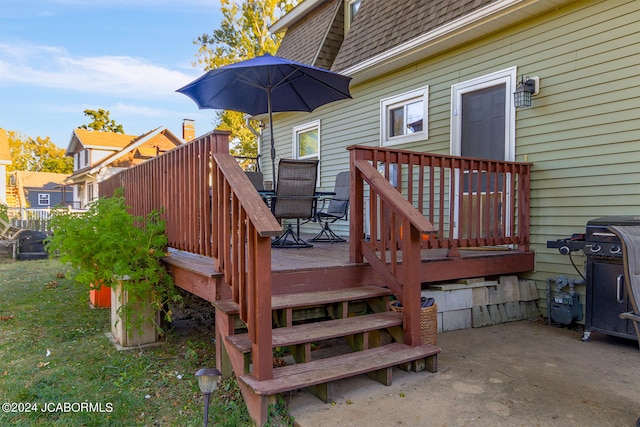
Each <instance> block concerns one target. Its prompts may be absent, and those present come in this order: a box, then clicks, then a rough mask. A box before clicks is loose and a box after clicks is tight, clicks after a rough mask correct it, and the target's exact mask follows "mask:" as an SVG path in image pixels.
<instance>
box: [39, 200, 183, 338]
mask: <svg viewBox="0 0 640 427" xmlns="http://www.w3.org/2000/svg"><path fill="white" fill-rule="evenodd" d="M127 209H128V206H127V205H126V202H125V199H124V197H123V196H122V192H121V191H118V192H116V195H114V197H110V198H100V199H98V200H96V201H95V202H94V203H92V204H91V206H90V207H89V210H88V211H86V212H69V211H68V210H66V209H58V210H55V211H54V213H53V215H52V219H51V226H52V229H53V230H54V234H53V236H52V237H50V238H49V239H48V240H47V244H46V249H47V251H48V252H49V253H59V254H60V259H61V261H62V262H66V263H68V264H69V265H71V267H72V268H73V272H72V275H73V277H74V278H75V280H76V281H77V282H78V283H81V284H83V285H92V286H94V287H100V286H101V285H105V284H116V283H118V284H119V285H121V286H122V290H123V291H126V292H128V294H129V301H131V303H128V304H124V305H123V306H122V307H120V310H121V314H122V316H121V318H124V319H127V320H129V319H136V320H134V321H133V324H126V327H127V329H131V328H134V327H138V326H140V324H141V323H142V322H144V321H147V320H151V319H141V318H140V317H138V316H132V314H133V313H132V311H133V308H132V305H133V304H134V303H135V302H136V301H139V300H141V299H143V298H144V297H146V296H149V295H150V296H151V300H152V304H153V306H154V308H155V309H156V310H157V311H162V310H164V309H165V306H166V303H167V302H168V301H172V300H177V299H179V296H178V294H177V292H176V291H175V288H174V286H173V280H172V278H171V276H170V275H169V274H168V273H167V271H166V269H165V267H164V265H163V264H162V263H161V261H160V258H162V257H163V256H164V255H165V253H164V249H165V247H166V245H167V237H166V236H165V234H164V230H165V223H164V221H162V220H161V218H160V214H159V213H158V212H157V211H153V212H151V213H149V214H148V215H147V216H146V217H135V216H133V215H131V214H130V213H129V212H128V211H127ZM87 289H88V288H87ZM164 315H165V318H166V319H167V320H169V321H170V320H171V312H170V311H165V312H164ZM155 323H156V322H155V321H154V324H155ZM155 326H156V327H157V328H158V329H159V325H157V324H155Z"/></svg>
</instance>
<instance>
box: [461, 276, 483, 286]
mask: <svg viewBox="0 0 640 427" xmlns="http://www.w3.org/2000/svg"><path fill="white" fill-rule="evenodd" d="M480 282H484V277H474V278H472V279H460V280H456V283H462V284H464V285H473V284H476V283H480Z"/></svg>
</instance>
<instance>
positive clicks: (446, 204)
mask: <svg viewBox="0 0 640 427" xmlns="http://www.w3.org/2000/svg"><path fill="white" fill-rule="evenodd" d="M349 149H350V150H351V156H352V164H354V163H355V162H356V160H364V161H367V162H368V163H369V164H370V165H371V166H372V167H373V168H374V169H376V170H377V171H378V172H379V174H380V175H381V176H383V177H385V178H386V180H387V181H389V183H390V184H391V185H392V187H394V188H395V189H396V190H397V192H399V193H400V194H402V196H403V197H404V198H405V199H406V200H408V201H409V203H411V204H412V205H413V206H414V207H415V208H416V209H417V210H418V211H419V212H420V213H421V214H422V215H423V216H424V217H425V218H426V219H427V220H428V221H429V222H430V223H431V224H433V225H434V227H435V228H436V232H435V233H430V234H425V235H424V236H423V237H422V241H421V245H422V248H424V249H433V248H447V249H455V248H462V247H481V246H499V245H512V246H517V247H518V249H519V250H528V246H529V193H530V167H531V164H530V163H519V162H504V161H494V160H486V159H474V158H468V157H460V156H448V155H438V154H430V153H418V152H412V151H403V150H393V149H385V148H377V147H363V146H354V147H350V148H349ZM352 194H353V193H352ZM353 197H356V198H362V199H363V200H366V201H367V203H366V205H365V204H364V203H363V209H364V212H363V219H364V220H365V223H363V224H362V227H356V229H355V232H356V233H357V234H352V235H351V236H352V237H353V236H367V237H368V236H369V235H371V234H372V233H373V232H374V231H376V230H380V223H381V222H384V221H386V220H387V218H386V217H385V216H384V214H385V213H384V211H383V210H381V207H380V205H379V203H377V202H376V198H374V197H369V188H366V187H363V189H362V191H361V192H357V193H356V194H353ZM352 203H353V199H352ZM376 203H377V204H376ZM357 225H358V224H357ZM401 235H402V230H401V229H400V230H397V237H400V236H401ZM378 236H380V234H378ZM378 236H376V237H378ZM372 240H373V241H376V239H373V238H372ZM378 241H379V239H378Z"/></svg>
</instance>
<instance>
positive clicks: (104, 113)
mask: <svg viewBox="0 0 640 427" xmlns="http://www.w3.org/2000/svg"><path fill="white" fill-rule="evenodd" d="M110 113H111V112H110V111H108V110H103V109H102V108H99V109H98V111H96V110H84V115H85V116H89V117H91V118H92V122H91V123H89V124H88V125H82V126H78V128H80V129H93V130H95V131H98V132H113V133H124V129H123V128H122V125H119V124H117V123H116V121H115V120H113V119H111V118H110V117H109V114H110Z"/></svg>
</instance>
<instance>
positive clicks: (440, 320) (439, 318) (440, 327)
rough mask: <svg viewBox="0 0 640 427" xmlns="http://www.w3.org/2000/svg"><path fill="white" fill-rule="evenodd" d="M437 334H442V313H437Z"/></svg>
mask: <svg viewBox="0 0 640 427" xmlns="http://www.w3.org/2000/svg"><path fill="white" fill-rule="evenodd" d="M437 315H438V333H439V334H440V333H442V312H438V313H437Z"/></svg>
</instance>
